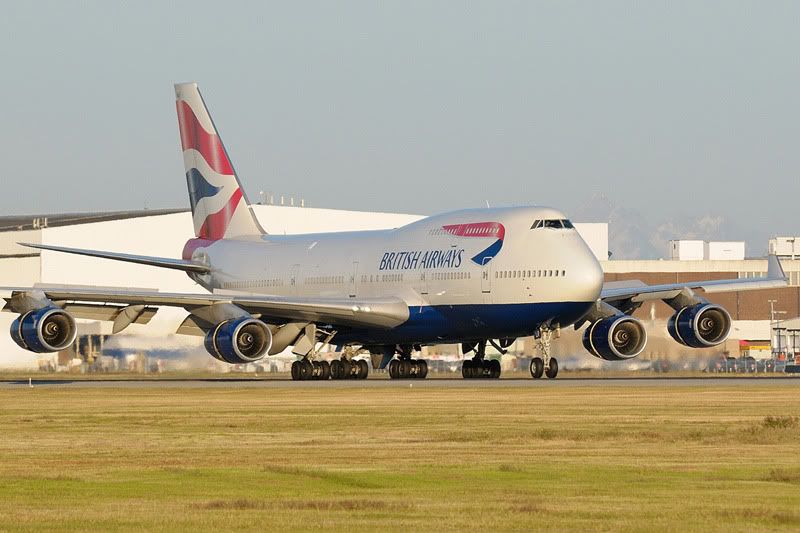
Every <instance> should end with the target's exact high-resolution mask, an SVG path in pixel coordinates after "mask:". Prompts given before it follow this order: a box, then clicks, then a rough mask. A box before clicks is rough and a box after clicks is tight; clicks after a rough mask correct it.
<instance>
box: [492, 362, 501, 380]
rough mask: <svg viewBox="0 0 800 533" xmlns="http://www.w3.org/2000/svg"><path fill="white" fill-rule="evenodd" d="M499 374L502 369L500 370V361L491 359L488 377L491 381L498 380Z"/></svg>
mask: <svg viewBox="0 0 800 533" xmlns="http://www.w3.org/2000/svg"><path fill="white" fill-rule="evenodd" d="M501 373H502V369H501V368H500V361H498V360H497V359H492V360H491V361H489V377H490V378H492V379H498V378H499V377H500V374H501Z"/></svg>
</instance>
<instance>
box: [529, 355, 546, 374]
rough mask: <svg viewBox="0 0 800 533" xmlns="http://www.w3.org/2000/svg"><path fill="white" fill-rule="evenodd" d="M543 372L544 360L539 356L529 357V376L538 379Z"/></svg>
mask: <svg viewBox="0 0 800 533" xmlns="http://www.w3.org/2000/svg"><path fill="white" fill-rule="evenodd" d="M542 374H544V361H543V360H542V358H541V357H534V358H533V359H531V376H532V377H533V379H539V378H540V377H542Z"/></svg>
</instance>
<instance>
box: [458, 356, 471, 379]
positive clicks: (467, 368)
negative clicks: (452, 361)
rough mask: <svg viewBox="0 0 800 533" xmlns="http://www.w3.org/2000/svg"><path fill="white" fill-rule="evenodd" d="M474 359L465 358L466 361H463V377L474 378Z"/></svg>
mask: <svg viewBox="0 0 800 533" xmlns="http://www.w3.org/2000/svg"><path fill="white" fill-rule="evenodd" d="M472 370H473V365H472V359H464V362H463V363H461V377H463V378H464V379H471V378H472Z"/></svg>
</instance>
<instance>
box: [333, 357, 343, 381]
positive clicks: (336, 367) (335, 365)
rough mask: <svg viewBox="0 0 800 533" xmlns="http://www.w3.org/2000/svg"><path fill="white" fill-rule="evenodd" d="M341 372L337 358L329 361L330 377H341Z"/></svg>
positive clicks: (340, 365) (340, 364) (340, 363)
mask: <svg viewBox="0 0 800 533" xmlns="http://www.w3.org/2000/svg"><path fill="white" fill-rule="evenodd" d="M343 374H344V369H343V368H342V362H341V361H340V360H338V359H334V360H333V361H331V379H342V375H343Z"/></svg>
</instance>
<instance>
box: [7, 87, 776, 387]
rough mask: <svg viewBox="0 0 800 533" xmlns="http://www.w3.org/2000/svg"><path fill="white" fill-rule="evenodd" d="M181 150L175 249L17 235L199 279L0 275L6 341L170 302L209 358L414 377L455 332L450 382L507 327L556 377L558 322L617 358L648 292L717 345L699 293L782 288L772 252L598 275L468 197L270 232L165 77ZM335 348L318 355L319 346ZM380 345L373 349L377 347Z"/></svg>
mask: <svg viewBox="0 0 800 533" xmlns="http://www.w3.org/2000/svg"><path fill="white" fill-rule="evenodd" d="M175 93H176V97H177V111H178V124H179V127H180V139H181V145H182V147H183V162H184V166H185V170H186V182H187V185H188V188H189V202H190V205H191V208H192V217H193V221H194V232H195V236H194V238H193V239H190V240H189V241H188V242H187V243H186V245H185V247H184V249H183V254H182V259H173V258H164V257H150V256H139V255H130V254H124V253H117V252H106V251H98V250H87V249H76V248H65V247H58V246H48V245H40V244H28V245H27V246H30V247H33V248H41V249H44V250H54V251H58V252H66V253H72V254H81V255H87V256H93V257H97V258H101V259H107V260H113V261H127V262H132V263H139V264H143V265H149V266H153V267H158V268H170V269H177V270H182V271H184V272H186V274H187V275H188V276H189V277H190V278H191V279H193V280H195V281H196V282H197V283H199V284H200V285H201V286H202V287H204V288H205V289H207V290H208V292H207V293H202V294H170V293H162V292H158V291H147V290H133V289H119V290H108V289H100V288H97V289H91V288H82V287H72V286H68V285H65V286H60V287H53V286H47V287H36V286H34V287H5V288H0V291H2V292H3V296H4V297H5V301H6V305H5V307H4V310H5V311H10V312H13V313H17V314H19V317H18V318H17V319H16V320H14V322H13V324H12V327H11V336H12V338H13V339H14V341H15V342H16V343H17V344H18V345H20V346H21V347H22V348H24V349H26V350H30V351H32V352H38V353H41V352H55V351H59V350H63V349H65V348H66V347H68V346H70V345H71V344H72V343H73V342H74V340H75V337H76V334H77V326H76V323H75V319H76V318H91V319H94V320H98V319H99V320H109V321H113V332H114V333H118V332H120V331H122V330H124V329H125V328H126V327H127V326H128V325H130V324H133V323H139V324H146V323H147V322H148V321H149V320H150V319H151V318H152V316H153V315H154V313H155V312H156V311H157V309H158V307H160V306H174V307H181V308H183V309H185V310H186V311H188V313H189V314H188V316H187V318H186V319H185V320H184V321H183V323H182V324H180V326H179V327H178V329H177V333H181V334H186V335H198V336H203V337H204V339H205V347H206V349H207V350H208V352H209V353H210V354H211V356H213V357H215V358H216V359H218V360H220V361H224V362H226V363H230V364H243V363H251V362H255V361H259V360H261V359H262V358H265V357H269V356H271V355H274V354H278V353H280V352H283V351H284V350H286V349H287V348H291V350H292V352H293V353H295V354H296V355H297V356H298V360H297V361H296V362H295V363H294V364H293V366H292V377H293V378H294V379H299V380H303V379H328V378H334V379H344V378H361V379H363V378H366V377H367V374H368V371H369V366H368V364H367V362H366V361H364V360H363V359H360V358H359V359H354V356H356V355H358V354H360V353H370V354H372V355H374V356H375V358H374V360H375V361H376V362H377V361H380V364H379V367H380V368H387V367H388V371H389V375H390V376H391V377H392V378H424V377H425V376H426V375H427V364H426V363H425V361H424V360H422V359H419V358H415V357H414V356H415V354H417V353H418V352H419V351H420V350H421V347H422V346H424V345H433V344H445V343H448V344H450V343H459V344H461V346H462V349H463V353H464V354H472V356H471V357H469V358H465V360H464V363H463V369H462V373H463V376H464V377H465V378H479V377H489V378H497V377H499V376H500V364H499V362H498V361H496V360H489V359H487V358H485V351H486V347H487V344H491V345H493V346H495V347H496V348H497V349H499V350H501V351H502V350H504V349H505V348H507V347H508V346H509V345H510V344H511V343H512V342H513V340H514V339H515V338H518V337H524V336H530V335H533V336H535V338H536V339H538V340H539V347H540V348H541V352H542V356H541V357H536V358H534V359H533V360H532V362H531V366H530V373H531V376H533V377H534V378H540V377H542V375H546V376H547V377H549V378H554V377H556V374H557V373H558V363H557V361H556V359H555V358H553V357H551V356H550V350H549V348H550V341H551V338H552V336H553V334H554V333H555V332H557V331H558V330H559V329H561V328H567V327H574V328H576V329H577V328H579V327H582V326H583V325H588V327H586V330H585V332H584V335H583V344H584V346H585V348H586V350H587V351H588V352H589V353H591V354H592V355H593V356H595V357H598V358H601V359H604V360H607V361H619V360H625V359H630V358H633V357H636V356H637V355H639V354H640V353H641V352H642V350H643V349H644V347H645V344H646V342H647V334H646V331H645V328H644V326H643V325H642V323H641V322H640V321H639V320H637V319H636V318H633V317H632V316H631V313H632V312H633V311H634V310H636V309H637V308H638V307H639V306H641V305H642V303H644V302H646V301H648V300H663V301H664V302H666V303H667V304H669V305H670V306H671V307H672V308H673V309H675V314H674V315H673V317H672V318H671V319H670V321H669V324H668V329H669V333H670V335H671V336H672V337H673V338H674V339H675V341H676V342H678V343H680V344H683V345H685V346H689V347H693V348H703V347H708V346H714V345H717V344H720V343H722V342H723V341H724V340H725V339H726V338H727V336H728V333H729V331H730V327H731V317H730V315H729V314H728V312H727V311H725V309H723V308H722V307H720V306H718V305H714V304H711V303H709V302H708V301H706V300H705V299H704V298H703V296H702V293H698V292H697V291H698V290H702V291H703V292H704V293H711V292H721V291H743V290H751V289H765V288H774V287H783V286H785V285H786V284H787V282H786V276H785V275H784V272H783V270H782V268H781V265H780V263H779V261H778V259H777V258H776V257H774V256H771V257H770V258H769V269H768V274H767V277H764V278H749V279H734V280H718V281H698V282H696V283H678V284H667V285H657V286H647V285H644V284H642V283H636V282H633V283H627V284H620V283H615V284H613V285H611V284H609V285H604V283H603V270H602V268H601V266H600V264H599V262H598V261H597V259H596V258H595V256H594V255H593V254H592V252H591V251H590V250H589V247H588V246H587V245H586V243H584V241H583V239H581V237H580V235H578V233H577V231H575V229H574V228H573V226H572V223H571V222H570V221H569V219H568V218H567V217H566V216H565V215H564V214H563V213H561V212H560V211H558V210H556V209H550V208H546V207H512V208H487V209H467V210H461V211H453V212H449V213H444V214H440V215H435V216H431V217H428V218H425V219H422V220H419V221H417V222H414V223H412V224H409V225H407V226H404V227H401V228H396V229H391V230H380V231H358V232H339V233H320V234H311V235H269V234H267V233H266V232H264V230H263V229H262V228H261V226H260V225H259V222H258V220H257V219H256V217H255V215H254V214H253V211H252V209H251V208H250V204H249V202H248V200H247V196H246V195H245V193H244V190H243V189H242V186H241V183H240V181H239V178H238V177H237V175H236V172H235V170H234V168H233V165H232V163H231V160H230V157H229V156H228V153H227V151H226V150H225V147H224V145H223V143H222V140H221V139H220V137H219V134H218V132H217V128H216V126H215V124H214V122H213V121H212V120H211V116H210V115H209V113H208V109H207V107H206V105H205V102H204V101H203V98H202V97H201V95H200V92H199V90H198V88H197V84H196V83H182V84H178V85H176V86H175ZM327 344H332V345H336V346H339V347H341V352H342V356H341V359H337V360H334V361H333V363H330V364H329V363H328V362H327V361H322V360H319V358H318V357H317V356H318V350H319V348H320V347H321V346H324V345H327ZM378 355H380V357H378Z"/></svg>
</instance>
